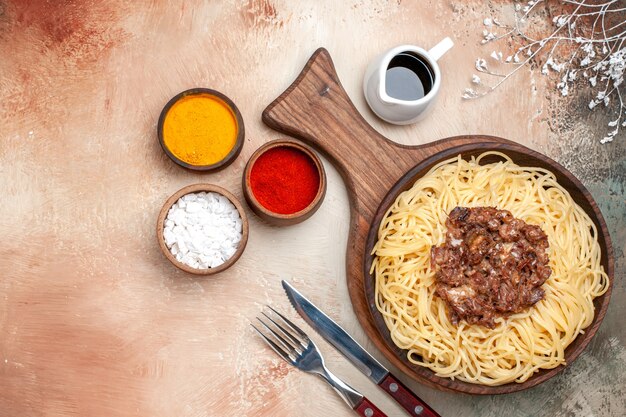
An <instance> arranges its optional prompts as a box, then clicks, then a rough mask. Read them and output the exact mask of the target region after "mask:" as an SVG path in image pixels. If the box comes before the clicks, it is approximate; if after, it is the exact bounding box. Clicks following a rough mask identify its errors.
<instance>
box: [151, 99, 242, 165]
mask: <svg viewBox="0 0 626 417" xmlns="http://www.w3.org/2000/svg"><path fill="white" fill-rule="evenodd" d="M157 136H158V138H159V143H160V144H161V148H163V151H164V152H165V154H166V155H167V156H168V157H169V158H170V159H171V160H172V161H174V162H176V163H177V164H178V165H180V166H182V167H185V168H188V169H192V170H196V171H216V170H219V169H222V168H225V167H226V166H228V165H229V164H230V163H231V162H233V161H234V160H235V159H236V158H237V156H238V155H239V153H240V152H241V148H242V147H243V142H244V137H245V129H244V125H243V118H242V117H241V113H240V112H239V109H238V108H237V106H235V103H233V102H232V100H230V99H229V98H228V97H226V96H225V95H224V94H222V93H220V92H219V91H215V90H211V89H208V88H192V89H190V90H186V91H183V92H182V93H179V94H177V95H175V96H174V97H172V99H171V100H170V101H168V102H167V104H166V105H165V107H163V110H162V111H161V115H160V116H159V122H158V125H157Z"/></svg>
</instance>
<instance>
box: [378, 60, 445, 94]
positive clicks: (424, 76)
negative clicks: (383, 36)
mask: <svg viewBox="0 0 626 417" xmlns="http://www.w3.org/2000/svg"><path fill="white" fill-rule="evenodd" d="M433 78H434V77H433V71H432V69H431V68H430V66H429V65H428V64H427V63H426V62H425V61H424V60H423V59H422V58H421V57H419V56H418V55H416V54H413V53H410V52H402V53H399V54H398V55H396V56H394V57H393V58H392V59H391V61H390V62H389V66H388V67H387V72H386V74H385V92H386V93H387V95H388V96H390V97H393V98H395V99H398V100H405V101H414V100H419V99H420V98H422V97H424V96H426V95H427V94H428V93H429V92H430V90H431V89H432V88H433Z"/></svg>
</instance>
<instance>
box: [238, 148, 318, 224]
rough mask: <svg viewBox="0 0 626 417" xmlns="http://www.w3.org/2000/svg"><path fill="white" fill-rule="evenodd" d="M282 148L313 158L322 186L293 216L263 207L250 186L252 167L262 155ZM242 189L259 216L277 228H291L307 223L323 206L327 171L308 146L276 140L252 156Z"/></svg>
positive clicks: (247, 200) (244, 174) (245, 171)
mask: <svg viewBox="0 0 626 417" xmlns="http://www.w3.org/2000/svg"><path fill="white" fill-rule="evenodd" d="M280 147H289V148H295V149H298V150H299V151H302V152H304V153H305V154H306V155H307V156H308V157H309V158H311V160H312V161H313V163H315V166H316V168H317V172H318V173H319V177H320V185H319V188H318V190H317V194H316V195H315V198H314V199H313V201H311V203H310V204H309V205H308V206H307V207H306V208H304V209H302V210H300V211H298V212H295V213H291V214H280V213H274V212H273V211H270V210H268V209H266V208H265V207H263V205H262V204H261V203H259V201H258V200H257V199H256V197H255V196H254V193H253V192H252V187H251V185H250V173H251V172H252V167H253V166H254V163H255V162H256V161H257V159H259V157H260V156H261V155H263V154H264V153H265V152H267V151H269V150H270V149H274V148H280ZM242 188H243V195H244V197H245V199H246V202H247V203H248V205H249V206H250V208H251V209H252V211H253V212H254V213H256V215H257V216H259V217H260V218H262V219H263V220H265V221H266V222H268V223H270V224H272V225H275V226H289V225H292V224H296V223H301V222H303V221H305V220H306V219H308V218H309V217H311V216H312V215H313V214H314V213H315V212H316V211H317V209H319V208H320V206H321V205H322V201H324V196H325V195H326V171H325V170H324V165H323V164H322V161H321V160H320V158H319V157H318V156H317V154H316V153H315V152H314V151H313V150H312V149H311V148H309V147H308V146H306V145H304V144H303V143H301V142H298V141H296V140H293V139H276V140H273V141H271V142H268V143H266V144H264V145H262V146H261V147H260V148H259V149H257V150H256V151H255V152H254V153H253V154H252V156H251V157H250V160H249V161H248V163H247V164H246V169H245V170H244V173H243V181H242Z"/></svg>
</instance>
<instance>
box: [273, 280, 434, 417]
mask: <svg viewBox="0 0 626 417" xmlns="http://www.w3.org/2000/svg"><path fill="white" fill-rule="evenodd" d="M282 283H283V288H284V289H285V292H286V293H287V297H289V301H291V304H292V305H293V307H294V308H295V309H296V311H297V312H298V314H300V316H301V317H302V318H303V319H304V321H306V322H307V323H308V324H309V326H311V327H312V328H313V329H315V331H316V332H317V333H319V334H320V335H321V336H322V337H323V338H324V339H326V341H327V342H329V343H330V344H331V345H333V346H334V347H335V348H336V349H337V350H338V351H339V352H341V353H342V354H343V355H344V356H345V357H347V358H348V359H349V360H350V362H352V363H353V364H354V365H355V366H356V367H357V369H358V370H359V371H361V372H363V373H364V374H365V375H366V376H368V377H369V379H371V380H372V381H374V383H375V384H376V385H378V386H379V387H380V388H382V389H383V390H384V391H385V392H386V393H387V394H389V395H390V396H391V398H393V399H394V400H395V401H396V402H397V403H398V404H400V405H401V406H402V408H404V409H405V410H406V411H407V412H408V413H409V414H410V415H411V416H419V417H441V416H440V415H439V414H437V412H436V411H435V410H433V409H432V408H431V407H430V406H428V404H426V403H425V402H424V401H422V400H421V399H420V398H419V397H418V396H417V395H416V394H415V393H414V392H413V391H411V390H410V389H409V388H408V387H407V386H406V385H404V384H403V383H402V382H400V380H399V379H398V378H396V377H395V376H393V375H392V374H391V372H389V370H387V368H385V367H384V366H382V365H381V364H380V363H379V362H378V361H377V360H376V359H375V358H374V357H373V356H372V355H370V354H369V353H367V351H366V350H365V349H363V347H361V345H359V344H358V343H357V341H356V340H354V339H353V338H352V337H351V336H350V335H349V334H348V333H347V332H346V331H345V330H344V329H342V328H341V326H339V325H338V324H337V323H335V322H334V321H333V320H332V319H331V318H330V317H328V316H327V315H326V314H324V312H323V311H322V310H320V309H319V308H317V307H316V306H315V305H314V304H313V303H312V302H310V301H309V300H308V299H307V298H306V297H305V296H303V295H302V294H300V292H298V290H296V289H295V288H294V287H292V286H291V284H289V283H288V282H287V281H284V280H283V282H282Z"/></svg>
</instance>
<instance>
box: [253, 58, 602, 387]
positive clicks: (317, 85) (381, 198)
mask: <svg viewBox="0 0 626 417" xmlns="http://www.w3.org/2000/svg"><path fill="white" fill-rule="evenodd" d="M263 121H264V122H265V123H266V124H267V125H268V126H270V127H271V128H273V129H276V130H278V131H281V132H284V133H286V134H289V135H292V136H294V137H297V138H300V139H302V140H304V141H306V142H308V143H309V144H311V145H313V146H314V147H316V148H318V149H319V150H320V151H322V152H323V153H324V154H326V155H327V156H328V157H329V158H330V160H331V161H332V162H333V164H334V165H335V166H336V168H337V169H338V170H339V172H340V173H341V175H342V177H343V179H344V180H345V183H346V187H347V189H348V195H349V197H350V214H351V226H350V232H349V236H348V249H347V254H346V256H347V260H346V267H347V268H346V272H347V283H348V290H349V293H350V298H351V301H352V305H353V307H354V312H355V314H356V316H357V317H358V319H359V321H360V322H361V325H362V326H363V328H364V330H365V332H366V333H367V335H368V336H369V337H370V339H371V340H373V342H374V343H375V345H376V346H377V347H378V348H379V349H380V350H381V351H382V352H383V353H384V354H385V355H386V357H387V359H389V360H390V361H391V362H392V363H393V364H394V365H396V366H398V367H399V368H400V369H401V370H403V371H404V372H406V373H407V374H409V375H410V376H412V377H413V378H415V379H417V380H418V381H420V382H422V383H425V384H426V385H429V386H431V387H435V388H438V389H444V390H452V391H461V392H466V393H472V394H501V393H508V392H514V391H519V390H522V389H526V388H529V387H531V386H534V385H537V384H539V383H541V382H543V381H545V380H547V379H549V378H550V377H552V376H553V375H555V374H556V373H558V372H559V371H560V370H561V369H562V367H559V368H555V369H553V370H542V371H540V372H539V373H538V374H536V375H535V376H533V377H532V378H531V379H529V380H527V381H526V382H524V383H522V384H517V383H510V384H506V385H502V386H499V387H485V386H481V385H475V384H469V383H464V382H461V381H453V380H450V379H447V378H439V377H436V376H434V374H433V373H432V372H430V371H428V370H426V369H425V368H421V367H418V366H416V365H414V366H409V365H408V364H407V363H405V362H404V357H405V355H406V353H405V352H403V351H402V350H400V349H398V348H396V347H395V346H393V342H392V341H391V338H390V337H389V335H388V332H387V331H386V327H385V325H384V323H383V321H382V318H381V317H380V316H379V315H378V314H377V313H375V314H374V316H373V315H372V312H375V311H376V307H375V299H374V296H373V293H374V289H373V283H372V282H371V280H368V279H366V278H365V277H366V275H367V274H368V272H366V271H369V265H371V264H370V263H368V261H367V258H369V257H366V255H368V254H366V251H368V250H367V248H368V246H367V244H366V242H367V240H368V234H369V235H370V236H369V238H370V240H371V239H374V241H375V233H376V230H375V229H374V230H371V225H372V224H375V225H376V226H377V225H378V224H379V222H380V220H381V218H382V215H383V214H384V213H383V212H382V211H381V212H377V210H378V208H379V206H380V205H381V202H383V204H384V205H385V207H386V206H388V205H389V204H391V202H392V201H393V200H395V196H396V195H397V193H398V192H399V190H400V191H401V190H402V189H403V187H405V186H406V185H407V184H409V183H410V184H412V182H413V180H414V178H416V175H419V172H424V170H425V167H424V165H428V162H424V161H427V160H429V158H431V157H433V156H434V155H435V154H436V159H437V161H438V160H442V159H447V158H449V157H453V156H455V155H458V154H460V153H462V154H467V153H473V154H479V153H481V152H483V151H485V150H498V149H501V150H502V151H506V152H507V153H508V154H509V155H511V156H513V155H515V157H514V160H515V161H516V162H518V163H521V164H522V165H523V164H525V163H528V164H529V165H534V164H538V166H542V167H544V168H547V169H551V170H552V171H553V172H554V173H555V175H556V176H557V180H558V181H559V183H560V184H561V185H562V186H564V187H565V188H566V189H567V190H568V191H569V192H570V194H571V195H572V196H573V198H574V199H575V200H576V201H577V202H578V204H580V205H581V206H582V207H583V209H584V210H585V211H587V213H588V214H589V215H590V216H591V218H592V219H594V220H595V221H596V223H597V224H598V226H599V227H598V229H599V231H600V236H599V242H600V245H601V247H602V248H603V265H604V268H605V270H606V271H607V273H608V274H609V277H611V278H612V277H613V255H612V249H611V242H610V237H609V234H608V231H607V227H606V224H605V221H604V219H603V217H602V213H601V212H600V210H599V209H598V207H597V205H596V203H595V202H594V200H593V198H592V197H591V195H590V193H589V192H588V191H587V190H586V189H585V187H584V186H583V185H582V184H581V183H580V181H578V180H577V179H576V177H574V176H573V175H572V174H571V173H569V171H567V170H565V169H564V168H563V167H561V166H560V165H559V164H557V163H556V162H555V161H553V160H551V159H549V158H547V157H546V156H544V155H542V154H539V153H537V152H535V151H532V150H531V149H528V148H526V147H524V146H522V145H519V144H516V143H514V142H511V141H508V140H506V139H502V138H498V137H493V136H484V135H466V136H457V137H451V138H446V139H442V140H438V141H435V142H432V143H429V144H426V145H421V146H405V145H400V144H397V143H394V142H392V141H390V140H388V139H387V138H385V137H384V136H382V135H381V134H379V133H378V132H376V131H375V130H374V129H373V128H372V127H371V126H370V125H369V124H368V123H367V122H366V121H365V120H364V119H363V117H362V116H361V115H360V113H359V112H358V111H357V109H356V108H355V107H354V105H353V104H352V102H351V100H350V98H349V97H348V95H347V93H346V92H345V90H344V89H343V87H342V85H341V83H340V81H339V79H338V77H337V74H336V72H335V69H334V65H333V62H332V59H331V57H330V55H329V53H328V52H327V51H326V50H325V49H323V48H320V49H318V50H317V51H316V52H315V53H314V54H313V55H312V57H311V58H310V59H309V61H308V62H307V64H306V65H305V67H304V69H303V70H302V72H301V73H300V75H299V76H298V78H297V79H296V80H295V81H294V82H293V84H292V85H291V86H290V87H289V88H288V89H287V90H286V91H285V92H284V93H283V94H282V95H281V96H280V97H278V98H277V99H276V100H274V102H272V103H271V104H270V105H269V106H268V107H267V108H266V109H265V111H264V112H263ZM433 163H434V162H433ZM409 180H410V181H409ZM369 247H370V248H371V245H370V246H369ZM611 283H612V279H611ZM610 292H611V288H609V291H607V293H606V294H605V296H603V297H600V298H598V299H596V302H595V305H596V315H595V318H594V322H593V323H592V325H591V326H590V327H589V328H587V329H586V334H585V336H582V335H581V336H579V337H578V338H576V340H575V341H574V342H573V343H572V344H571V345H570V347H569V348H568V350H567V351H566V360H567V361H568V363H569V362H571V361H573V360H574V359H575V358H576V357H577V356H578V355H579V354H580V353H581V352H582V350H583V349H584V348H585V347H586V346H587V344H588V342H589V340H590V339H591V337H593V334H595V331H596V330H597V328H598V326H599V325H600V323H601V321H602V319H603V318H604V315H605V313H606V310H607V307H608V302H609V299H610ZM381 329H382V330H381Z"/></svg>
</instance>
